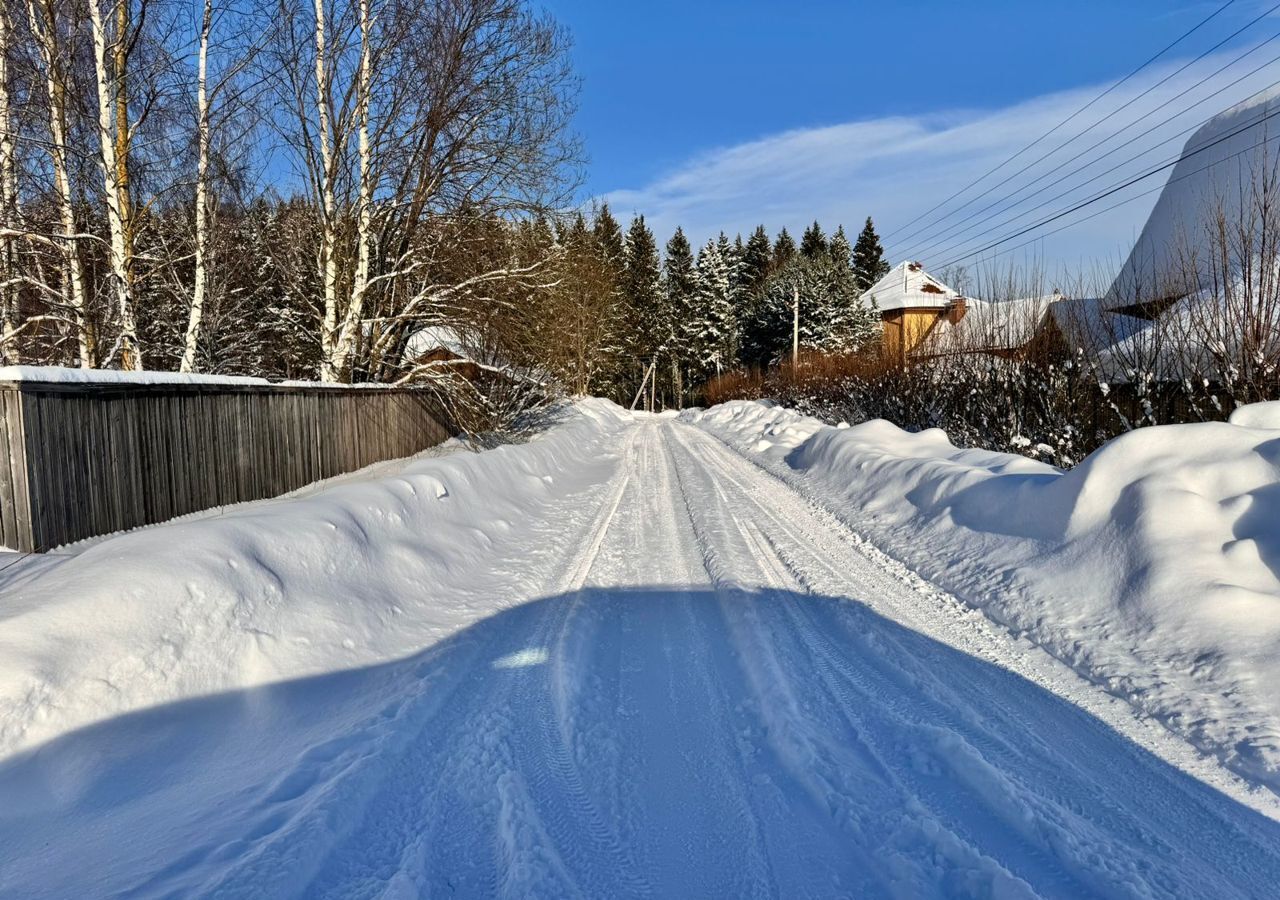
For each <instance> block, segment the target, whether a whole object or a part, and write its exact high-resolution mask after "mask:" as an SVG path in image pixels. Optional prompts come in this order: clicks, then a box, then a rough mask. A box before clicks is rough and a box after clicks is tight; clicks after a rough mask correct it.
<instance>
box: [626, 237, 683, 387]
mask: <svg viewBox="0 0 1280 900" xmlns="http://www.w3.org/2000/svg"><path fill="white" fill-rule="evenodd" d="M622 295H623V300H624V302H625V304H626V309H627V320H628V329H627V330H628V335H627V352H628V355H629V356H630V357H632V360H633V362H632V366H631V367H632V368H633V369H638V373H639V374H638V375H637V376H636V382H637V383H636V385H635V386H634V387H636V388H638V387H639V381H640V380H641V379H643V378H644V371H645V369H646V368H647V367H648V365H649V364H650V363H651V362H652V361H653V359H654V357H655V356H656V355H657V354H658V353H659V352H660V351H661V350H662V349H663V348H664V345H665V344H666V342H667V337H668V335H669V333H670V328H671V315H670V313H669V312H668V310H667V302H666V297H665V296H664V294H663V291H662V268H661V261H660V260H659V259H658V244H657V241H655V240H654V237H653V232H652V231H650V230H649V227H648V226H647V225H645V222H644V216H636V217H635V218H634V219H632V220H631V227H630V228H629V229H628V230H627V241H626V250H625V260H624V267H623V276H622Z"/></svg>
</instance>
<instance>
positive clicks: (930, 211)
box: [884, 0, 1235, 240]
mask: <svg viewBox="0 0 1280 900" xmlns="http://www.w3.org/2000/svg"><path fill="white" fill-rule="evenodd" d="M1234 2H1235V0H1227V2H1226V3H1224V4H1222V6H1220V7H1218V8H1217V9H1216V10H1214V11H1213V12H1212V13H1210V14H1209V15H1208V16H1206V17H1205V18H1204V19H1201V20H1200V22H1199V23H1198V24H1197V25H1196V26H1195V27H1194V28H1192V29H1191V30H1190V31H1187V32H1184V33H1183V34H1182V35H1180V36H1179V37H1178V38H1177V39H1176V40H1175V41H1174V42H1173V43H1172V44H1169V45H1168V46H1167V47H1165V48H1164V49H1163V50H1161V51H1160V52H1159V53H1157V54H1156V55H1155V56H1153V57H1151V58H1150V59H1148V60H1147V61H1146V62H1144V63H1143V64H1142V65H1140V66H1138V68H1136V69H1134V70H1133V71H1132V72H1130V73H1129V74H1128V75H1126V76H1124V77H1123V78H1121V79H1120V80H1119V81H1117V82H1116V83H1115V84H1113V85H1111V87H1109V88H1107V89H1106V90H1105V91H1103V92H1102V93H1101V94H1099V95H1098V96H1096V97H1094V98H1093V99H1092V100H1090V101H1089V102H1088V103H1086V104H1085V105H1084V106H1082V107H1080V108H1079V109H1077V110H1076V111H1075V112H1073V113H1072V114H1071V115H1069V116H1067V117H1066V118H1065V119H1063V120H1062V121H1061V122H1059V123H1058V124H1057V125H1054V126H1053V127H1052V128H1050V129H1049V130H1048V131H1046V132H1045V133H1044V134H1042V135H1040V137H1038V138H1036V139H1035V140H1034V141H1032V142H1031V143H1030V144H1027V146H1025V147H1023V148H1022V149H1021V150H1019V151H1018V152H1017V153H1015V154H1013V156H1010V157H1009V158H1008V159H1006V160H1005V161H1004V162H1002V163H1000V164H999V165H997V166H996V167H995V168H994V169H991V170H990V171H988V172H986V173H985V174H983V175H980V176H978V177H977V178H976V179H974V180H973V181H971V182H969V183H968V184H967V185H965V186H964V187H962V188H961V189H960V190H958V191H956V192H955V193H954V194H952V195H951V196H950V197H948V198H947V199H945V200H943V201H942V202H941V203H939V204H938V205H937V206H934V207H933V208H932V209H928V210H926V211H925V212H922V213H921V214H920V215H918V216H916V217H915V218H914V219H912V220H911V221H910V222H907V223H906V224H905V225H900V226H899V227H897V228H895V229H894V230H893V231H891V232H889V233H888V234H887V235H885V238H884V239H885V240H889V239H890V238H892V237H893V236H894V235H895V234H900V233H901V232H903V231H905V230H906V229H908V228H910V227H911V226H912V225H914V224H915V223H916V222H919V221H920V220H921V219H923V218H925V217H926V216H929V215H932V214H933V213H934V212H936V211H937V210H938V209H940V208H942V207H943V206H945V205H947V204H948V203H950V202H951V201H952V200H954V199H956V198H957V197H959V196H960V195H961V194H963V193H964V192H965V191H967V190H969V188H971V187H973V186H974V185H976V184H979V183H980V182H981V181H983V179H985V178H987V177H988V176H990V175H993V174H995V173H996V172H998V171H999V170H1000V169H1002V168H1004V167H1005V166H1007V165H1008V164H1009V163H1011V162H1013V161H1014V160H1015V159H1017V158H1018V157H1019V156H1021V155H1022V154H1024V153H1026V152H1027V151H1028V150H1030V149H1031V148H1032V147H1034V146H1036V145H1037V144H1039V143H1040V142H1041V141H1043V140H1044V139H1045V138H1047V137H1049V135H1051V134H1053V133H1054V132H1055V131H1057V130H1058V129H1059V128H1061V127H1062V126H1064V125H1066V124H1068V123H1069V122H1071V121H1072V120H1073V119H1075V117H1076V116H1078V115H1080V114H1081V113H1083V112H1084V111H1085V110H1087V109H1088V108H1089V107H1091V106H1093V105H1094V104H1095V103H1097V102H1098V101H1099V100H1101V99H1102V98H1103V97H1106V96H1107V95H1108V94H1110V93H1111V92H1112V91H1114V90H1115V89H1116V88H1118V87H1120V86H1121V85H1122V84H1124V83H1125V82H1127V81H1128V80H1129V79H1131V78H1133V77H1134V76H1135V75H1137V74H1138V73H1139V72H1141V71H1142V70H1143V69H1145V68H1146V67H1147V66H1149V65H1151V64H1152V63H1153V62H1155V61H1156V60H1157V59H1159V58H1160V57H1162V56H1164V55H1165V54H1166V53H1168V52H1169V51H1170V50H1172V49H1173V48H1174V47H1176V46H1177V45H1178V44H1180V43H1182V42H1183V41H1184V40H1186V39H1187V38H1189V37H1190V36H1191V35H1193V34H1195V33H1196V32H1197V31H1199V30H1200V29H1201V28H1203V27H1204V26H1205V25H1207V24H1209V22H1210V21H1211V20H1212V19H1214V18H1216V17H1217V16H1218V15H1219V14H1220V13H1222V12H1224V11H1225V10H1226V9H1227V7H1229V6H1231V4H1232V3H1234Z"/></svg>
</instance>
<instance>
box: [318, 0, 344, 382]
mask: <svg viewBox="0 0 1280 900" xmlns="http://www.w3.org/2000/svg"><path fill="white" fill-rule="evenodd" d="M315 6H316V113H317V116H318V118H319V128H318V129H317V130H318V132H319V135H318V138H319V141H320V166H321V168H322V169H323V171H322V172H321V175H320V194H321V206H322V211H321V220H322V221H321V230H320V265H321V269H322V276H323V280H324V323H323V326H322V330H321V334H320V344H321V346H320V350H321V356H320V380H321V381H340V380H341V377H342V373H341V371H340V370H338V369H337V368H335V366H334V362H335V359H334V352H333V351H334V345H335V344H336V342H337V337H338V327H339V326H338V260H337V258H336V252H337V246H336V245H337V227H338V223H337V202H336V200H335V199H334V185H333V182H334V176H335V172H334V168H333V147H332V138H333V135H332V132H331V129H330V126H329V97H330V93H331V92H330V90H329V78H330V77H331V74H330V71H329V65H328V59H327V58H326V55H325V53H326V51H325V18H324V0H315Z"/></svg>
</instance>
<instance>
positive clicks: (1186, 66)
mask: <svg viewBox="0 0 1280 900" xmlns="http://www.w3.org/2000/svg"><path fill="white" fill-rule="evenodd" d="M1278 9H1280V3H1277V4H1276V5H1275V6H1273V7H1272V8H1271V9H1269V10H1267V12H1265V13H1263V14H1262V15H1261V16H1259V17H1258V18H1256V19H1253V20H1252V21H1250V22H1249V23H1247V24H1246V25H1244V26H1243V27H1241V28H1240V29H1238V30H1236V31H1235V32H1233V33H1232V34H1230V35H1228V36H1227V37H1225V38H1223V39H1222V40H1221V41H1219V42H1218V43H1216V44H1214V45H1213V46H1212V47H1210V48H1209V49H1208V50H1206V51H1204V52H1203V53H1201V54H1200V55H1199V56H1197V57H1196V58H1195V59H1193V60H1190V61H1189V62H1187V63H1184V64H1183V65H1182V66H1180V67H1179V68H1177V69H1175V70H1174V71H1173V72H1170V73H1169V74H1168V75H1166V76H1165V77H1164V78H1161V79H1160V80H1159V81H1157V82H1156V83H1155V84H1153V85H1150V86H1149V87H1148V88H1147V89H1146V90H1144V91H1142V92H1141V93H1140V94H1137V95H1135V96H1133V97H1131V98H1129V100H1127V101H1125V102H1124V103H1122V104H1121V105H1120V106H1118V107H1117V108H1116V109H1113V110H1112V111H1111V112H1109V113H1107V114H1106V115H1105V116H1103V117H1102V118H1101V119H1098V120H1097V121H1095V122H1094V123H1093V124H1092V125H1090V126H1089V127H1088V128H1086V129H1085V130H1084V131H1082V132H1080V133H1079V134H1077V135H1075V136H1074V137H1072V138H1069V139H1067V140H1066V141H1064V142H1062V143H1061V144H1059V145H1058V146H1057V147H1055V148H1054V149H1052V150H1050V151H1049V152H1048V153H1045V154H1044V155H1042V156H1040V157H1039V158H1038V159H1036V160H1033V161H1032V162H1030V163H1028V164H1027V165H1025V166H1023V167H1022V168H1021V169H1019V170H1018V171H1016V172H1014V173H1013V174H1012V175H1010V176H1008V177H1007V178H1005V179H1004V180H1003V181H1001V182H999V183H997V184H994V185H992V186H991V187H989V188H987V189H986V190H985V191H983V192H982V193H981V194H978V195H977V196H976V197H972V198H970V199H969V200H966V201H965V202H964V203H963V204H961V205H960V206H959V207H957V208H956V209H954V210H952V211H951V212H950V213H948V214H947V215H946V216H943V217H942V218H941V219H939V220H938V221H936V222H934V223H932V224H931V225H927V226H925V227H924V228H923V229H917V231H916V232H915V234H914V235H912V236H911V238H906V239H904V240H910V239H913V238H915V237H917V236H921V235H926V234H928V233H929V232H930V231H931V230H932V229H936V228H938V227H939V226H941V225H942V223H943V222H945V221H946V220H947V219H948V218H950V217H952V216H954V215H956V214H957V213H959V212H960V211H961V210H963V209H965V208H966V207H968V206H971V205H972V204H974V203H977V202H978V201H979V200H981V199H982V198H983V197H986V196H987V195H989V194H991V193H992V192H993V191H996V190H999V189H1000V188H1002V187H1004V186H1005V185H1006V184H1008V183H1009V182H1011V181H1013V180H1014V179H1015V178H1017V177H1019V176H1020V175H1022V174H1023V173H1025V172H1027V171H1028V170H1030V169H1032V168H1034V167H1035V166H1037V165H1039V164H1040V163H1042V162H1044V161H1045V160H1046V159H1048V158H1049V157H1051V156H1053V155H1054V154H1055V153H1058V152H1059V151H1061V150H1065V149H1066V148H1067V147H1069V146H1070V145H1071V143H1072V142H1073V141H1077V140H1079V139H1080V138H1082V137H1084V136H1085V135H1086V134H1088V133H1089V132H1090V131H1092V130H1093V129H1095V128H1097V127H1098V126H1099V125H1101V124H1102V123H1103V122H1106V121H1107V120H1109V119H1111V118H1113V117H1114V116H1116V115H1118V114H1119V113H1121V112H1123V111H1124V110H1125V109H1128V108H1129V107H1130V106H1132V105H1133V104H1134V103H1137V102H1138V101H1139V100H1141V99H1142V98H1143V97H1145V96H1147V95H1148V94H1150V93H1151V92H1152V91H1154V90H1155V89H1156V88H1158V87H1160V86H1161V85H1164V84H1166V83H1167V82H1169V81H1170V80H1171V79H1173V78H1175V77H1176V76H1178V75H1180V74H1182V73H1183V72H1185V71H1186V70H1187V69H1189V68H1190V67H1191V66H1193V65H1195V64H1196V63H1198V62H1200V61H1201V60H1203V59H1205V58H1206V57H1207V56H1209V55H1210V54H1211V53H1214V52H1215V51H1216V50H1218V48H1220V47H1221V46H1222V45H1223V44H1225V43H1227V42H1228V41H1230V40H1232V39H1233V38H1235V37H1237V36H1238V35H1240V34H1242V33H1244V32H1245V31H1247V30H1248V29H1249V28H1251V27H1253V25H1254V24H1256V23H1257V22H1259V21H1261V20H1262V19H1263V18H1265V17H1266V16H1268V15H1270V14H1271V13H1273V12H1275V11H1276V10H1278ZM1276 37H1280V34H1277V35H1274V36H1272V37H1270V38H1268V39H1267V40H1266V41H1263V42H1262V43H1261V44H1257V45H1255V46H1253V47H1251V48H1249V49H1248V50H1246V51H1245V52H1244V53H1242V54H1240V55H1239V56H1237V57H1236V58H1235V59H1233V60H1231V62H1229V63H1227V64H1226V65H1225V66H1222V67H1220V68H1219V69H1218V70H1217V71H1215V72H1214V73H1213V74H1212V75H1208V76H1205V77H1204V78H1202V79H1200V80H1199V81H1197V82H1196V83H1195V84H1193V85H1191V86H1190V87H1188V88H1186V89H1185V90H1183V91H1182V92H1181V93H1179V94H1177V95H1176V96H1174V97H1171V98H1170V99H1168V100H1166V101H1165V102H1164V103H1162V104H1160V105H1159V106H1157V107H1156V108H1155V109H1153V110H1150V111H1149V112H1147V113H1145V114H1143V115H1142V116H1140V117H1138V118H1137V119H1135V120H1134V121H1133V122H1130V123H1129V124H1128V125H1126V126H1124V128H1121V129H1120V132H1123V131H1125V130H1126V129H1128V128H1130V127H1132V126H1133V125H1135V124H1137V123H1138V122H1140V121H1142V120H1143V119H1145V118H1146V117H1147V116H1149V115H1151V114H1152V113H1153V112H1155V111H1156V110H1159V109H1163V108H1164V107H1165V106H1168V105H1169V104H1170V103H1172V102H1173V101H1174V100H1177V99H1180V98H1181V97H1184V96H1186V94H1187V93H1189V92H1190V91H1192V90H1195V88H1197V87H1199V86H1200V85H1202V84H1204V83H1205V82H1206V81H1208V80H1209V79H1210V78H1213V77H1216V76H1217V75H1220V74H1221V73H1222V72H1224V71H1226V70H1227V69H1229V68H1231V66H1233V65H1235V64H1236V63H1238V62H1239V61H1240V60H1242V59H1244V58H1245V57H1246V56H1249V55H1250V54H1252V53H1254V52H1256V51H1257V50H1259V49H1260V48H1261V47H1265V46H1266V45H1267V44H1269V43H1271V41H1273V40H1275V39H1276ZM1120 132H1116V134H1119V133H1120ZM1114 136H1115V135H1114V134H1113V135H1109V136H1107V137H1105V138H1103V139H1102V140H1101V141H1098V142H1096V143H1094V144H1093V145H1092V146H1091V147H1089V149H1088V150H1085V151H1083V152H1081V153H1077V154H1076V155H1075V156H1073V157H1071V159H1069V160H1067V161H1066V163H1071V162H1074V161H1075V160H1077V159H1079V158H1080V157H1081V156H1083V155H1084V154H1085V153H1089V152H1091V151H1092V150H1095V149H1097V148H1098V147H1100V146H1102V145H1103V144H1105V143H1106V142H1107V141H1108V140H1110V139H1111V138H1112V137H1114ZM1066 163H1063V165H1065V164H1066ZM1044 177H1045V176H1044V175H1040V176H1039V177H1037V178H1034V179H1032V181H1031V182H1030V184H1035V183H1036V182H1037V181H1039V180H1040V179H1042V178H1044ZM1029 186H1030V185H1023V187H1022V188H1018V190H1023V189H1024V188H1026V187H1029ZM1014 193H1017V191H1015V192H1014ZM1006 199H1007V198H1006ZM1000 202H1001V201H999V200H997V201H996V202H995V203H993V204H988V205H987V206H985V207H983V208H982V209H981V210H979V211H978V213H975V214H974V215H978V214H981V213H983V212H985V211H987V210H989V209H991V207H992V206H995V205H997V204H999V203H1000ZM966 221H967V219H966ZM960 224H963V223H960ZM954 227H955V226H947V227H944V228H943V233H945V232H946V231H949V230H950V229H951V228H954ZM936 236H937V235H936V234H934V235H930V236H929V237H928V239H929V240H935V239H936ZM920 239H921V240H923V239H925V238H924V237H921V238H920Z"/></svg>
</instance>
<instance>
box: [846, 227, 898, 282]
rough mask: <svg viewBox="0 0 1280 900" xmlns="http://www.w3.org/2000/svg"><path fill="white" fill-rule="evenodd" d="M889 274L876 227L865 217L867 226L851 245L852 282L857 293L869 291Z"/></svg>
mask: <svg viewBox="0 0 1280 900" xmlns="http://www.w3.org/2000/svg"><path fill="white" fill-rule="evenodd" d="M887 274H889V263H888V261H887V260H886V259H885V258H884V248H883V247H881V246H880V236H879V235H878V234H876V227H875V225H873V224H872V223H871V217H870V216H867V224H866V225H864V226H863V227H862V231H861V232H860V233H859V234H858V240H857V241H855V242H854V245H853V280H854V284H855V285H856V286H857V288H858V293H859V294H863V293H866V292H867V291H868V290H870V289H871V286H872V285H874V284H875V283H876V282H877V281H879V280H880V279H881V278H883V277H884V276H885V275H887Z"/></svg>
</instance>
